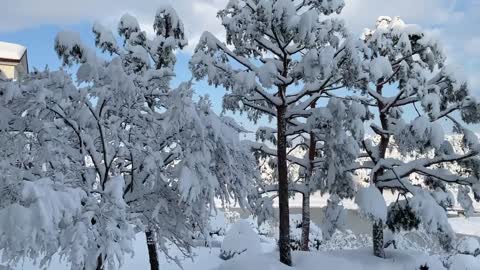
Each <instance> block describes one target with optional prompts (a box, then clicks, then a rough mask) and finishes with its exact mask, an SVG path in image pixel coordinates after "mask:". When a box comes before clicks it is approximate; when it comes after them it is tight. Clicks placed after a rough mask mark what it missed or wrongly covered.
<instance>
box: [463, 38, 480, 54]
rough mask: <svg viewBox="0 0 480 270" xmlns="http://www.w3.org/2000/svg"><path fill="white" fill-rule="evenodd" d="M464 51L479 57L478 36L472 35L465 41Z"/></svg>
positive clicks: (479, 43)
mask: <svg viewBox="0 0 480 270" xmlns="http://www.w3.org/2000/svg"><path fill="white" fill-rule="evenodd" d="M465 52H466V53H467V54H469V55H470V56H472V57H480V36H478V37H474V38H472V39H470V40H468V41H467V42H466V43H465Z"/></svg>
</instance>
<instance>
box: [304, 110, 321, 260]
mask: <svg viewBox="0 0 480 270" xmlns="http://www.w3.org/2000/svg"><path fill="white" fill-rule="evenodd" d="M316 103H317V101H314V102H313V103H312V105H310V107H311V108H312V109H313V108H315V107H316ZM316 147H317V141H316V139H315V133H313V132H310V142H309V146H308V161H309V164H310V167H309V168H308V172H307V176H306V177H305V187H306V188H307V190H306V192H305V193H304V194H303V198H302V238H301V249H302V250H303V251H308V250H309V247H308V246H309V243H310V179H311V178H312V175H313V161H314V160H315V154H316V150H317V149H316Z"/></svg>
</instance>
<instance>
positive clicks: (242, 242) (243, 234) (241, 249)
mask: <svg viewBox="0 0 480 270" xmlns="http://www.w3.org/2000/svg"><path fill="white" fill-rule="evenodd" d="M260 251H261V245H260V238H259V237H258V234H257V233H256V232H255V231H254V230H253V229H252V227H251V225H250V223H249V222H248V221H247V220H243V219H241V220H239V221H238V222H237V223H235V224H234V225H232V227H231V228H230V230H228V232H227V234H226V235H225V238H224V239H223V243H222V247H221V249H220V258H222V259H224V260H228V259H231V258H233V257H234V256H236V255H240V254H243V253H251V254H255V253H259V252H260Z"/></svg>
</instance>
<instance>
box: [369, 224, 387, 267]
mask: <svg viewBox="0 0 480 270" xmlns="http://www.w3.org/2000/svg"><path fill="white" fill-rule="evenodd" d="M372 239H373V255H375V256H377V257H380V258H385V249H384V244H383V222H382V221H381V220H380V221H377V222H375V223H373V231H372Z"/></svg>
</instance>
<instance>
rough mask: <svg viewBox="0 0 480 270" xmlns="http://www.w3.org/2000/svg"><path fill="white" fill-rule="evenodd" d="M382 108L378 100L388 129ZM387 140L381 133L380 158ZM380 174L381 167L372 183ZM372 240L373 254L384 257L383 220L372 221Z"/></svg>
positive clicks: (384, 123)
mask: <svg viewBox="0 0 480 270" xmlns="http://www.w3.org/2000/svg"><path fill="white" fill-rule="evenodd" d="M382 88H383V86H382V85H378V86H377V89H376V90H377V93H378V94H379V95H382ZM384 108H385V105H384V104H383V103H381V102H380V103H379V105H378V112H379V117H380V123H381V125H382V129H383V130H388V115H387V114H386V112H384V111H383V109H384ZM389 141H390V136H389V135H386V134H383V135H382V136H381V137H380V143H379V145H378V157H379V159H380V160H382V159H384V158H385V157H386V154H387V148H388V144H389ZM377 162H378V160H376V161H375V163H377ZM381 175H383V169H380V170H378V171H376V173H375V174H374V175H373V183H371V184H376V183H377V179H378V177H380V176H381ZM380 192H382V189H380ZM382 193H383V192H382ZM372 241H373V255H375V256H377V257H380V258H385V249H384V239H383V222H382V221H381V220H380V221H378V222H375V223H373V228H372Z"/></svg>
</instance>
